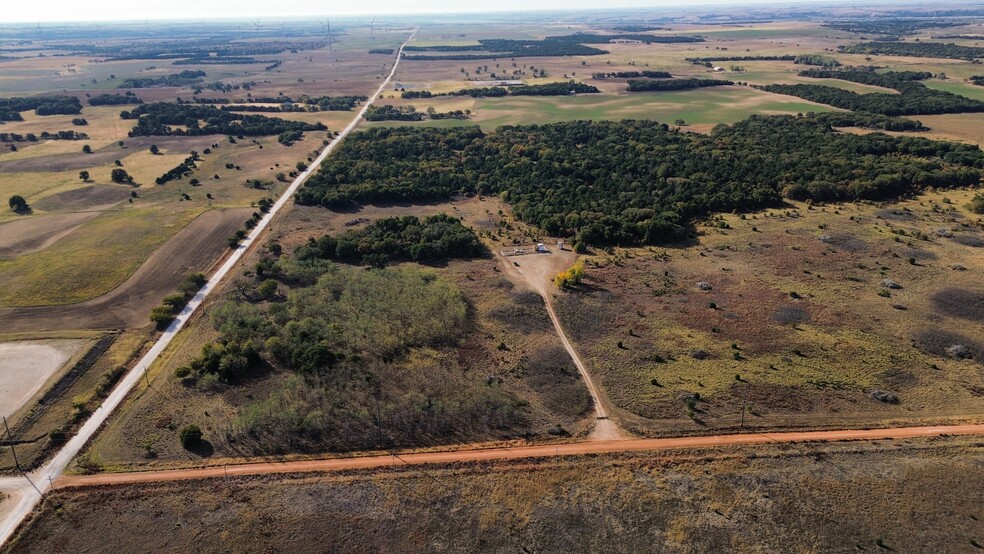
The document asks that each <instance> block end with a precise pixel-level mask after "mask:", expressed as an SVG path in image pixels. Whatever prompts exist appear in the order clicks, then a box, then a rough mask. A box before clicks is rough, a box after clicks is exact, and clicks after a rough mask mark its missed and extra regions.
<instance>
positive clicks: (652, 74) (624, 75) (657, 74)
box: [591, 70, 673, 81]
mask: <svg viewBox="0 0 984 554" xmlns="http://www.w3.org/2000/svg"><path fill="white" fill-rule="evenodd" d="M640 77H645V78H647V79H669V78H671V77H673V76H672V75H670V74H669V73H668V72H666V71H648V70H646V71H609V72H607V73H604V72H603V73H592V74H591V78H592V79H597V80H599V81H601V80H604V79H638V78H640Z"/></svg>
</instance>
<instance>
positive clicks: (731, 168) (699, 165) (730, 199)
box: [297, 113, 984, 244]
mask: <svg viewBox="0 0 984 554" xmlns="http://www.w3.org/2000/svg"><path fill="white" fill-rule="evenodd" d="M852 116H855V114H850V113H845V114H836V115H834V116H828V115H824V114H820V115H807V116H805V117H793V116H754V117H751V118H749V119H747V120H744V121H741V122H738V123H735V124H734V125H730V126H728V125H719V126H717V127H716V128H715V129H714V130H713V131H712V133H711V134H709V135H702V134H697V133H685V132H680V131H679V130H675V129H671V128H669V127H668V126H667V125H665V124H654V123H653V122H647V121H621V122H610V121H609V122H586V121H577V122H568V123H556V124H550V125H539V126H537V125H532V126H516V127H514V126H505V127H500V128H499V129H497V130H496V132H495V133H492V134H485V133H483V132H482V131H481V130H480V129H479V128H474V127H469V128H458V129H431V128H398V129H382V128H374V129H369V130H366V131H363V132H360V133H356V134H353V135H352V136H350V137H349V139H348V140H346V141H345V143H343V144H342V145H341V146H340V148H339V150H338V152H337V153H336V156H335V157H334V158H333V159H332V163H331V164H327V165H325V166H323V167H322V168H321V170H320V171H319V172H318V173H317V174H316V175H314V176H312V178H311V179H310V180H309V181H308V182H307V183H305V185H304V187H302V188H301V190H300V191H299V192H298V193H297V201H298V202H299V203H301V204H307V205H322V206H325V207H329V208H342V207H347V206H351V205H353V204H361V203H372V202H394V201H418V200H429V199H437V198H446V197H448V196H450V195H453V194H461V193H480V194H497V195H500V196H501V197H502V198H503V199H505V200H506V201H508V202H509V203H510V204H511V205H512V206H513V209H514V211H515V213H516V215H517V216H518V217H520V218H521V219H523V220H525V221H528V222H530V223H532V224H535V225H537V226H539V227H540V228H541V229H542V230H543V231H544V232H546V233H548V234H551V235H558V236H568V237H570V236H573V237H575V241H576V242H586V243H592V244H602V243H611V244H655V243H660V242H666V241H672V240H675V239H678V238H680V237H682V236H683V235H684V234H685V232H686V226H687V224H688V222H689V221H690V220H691V219H692V218H695V217H701V216H706V215H708V214H710V213H712V212H722V211H732V210H742V211H743V210H752V209H759V208H763V207H766V206H776V205H779V204H780V203H781V201H782V197H783V195H784V194H787V195H795V196H796V197H797V198H811V199H813V200H818V201H827V200H854V199H876V198H886V197H893V196H898V195H901V194H906V193H910V192H912V191H915V190H919V189H920V188H922V187H927V186H934V187H954V186H964V185H971V184H976V183H978V182H979V180H980V177H981V168H984V153H982V152H981V151H980V149H979V148H978V147H977V146H971V145H964V144H957V143H946V142H936V141H930V140H927V139H924V138H915V137H893V136H886V135H884V134H879V133H873V134H868V135H864V136H858V135H853V134H847V133H838V132H836V130H835V129H834V128H833V125H834V124H836V125H838V126H852V123H853V124H855V125H865V124H866V123H877V122H876V121H873V119H875V118H873V116H870V115H868V114H857V115H856V116H855V117H856V119H857V121H852Z"/></svg>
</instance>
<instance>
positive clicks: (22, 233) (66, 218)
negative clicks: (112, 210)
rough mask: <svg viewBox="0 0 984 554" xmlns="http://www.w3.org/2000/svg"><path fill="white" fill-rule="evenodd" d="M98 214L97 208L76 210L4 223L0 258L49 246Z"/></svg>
mask: <svg viewBox="0 0 984 554" xmlns="http://www.w3.org/2000/svg"><path fill="white" fill-rule="evenodd" d="M97 215H99V214H98V213H97V212H76V213H68V214H57V215H45V216H38V217H30V218H27V219H21V220H16V221H11V222H9V223H4V224H2V225H0V259H2V258H12V257H14V256H19V255H21V254H28V253H30V252H37V251H38V250H42V249H44V248H47V247H48V246H51V245H52V244H54V243H55V242H56V241H58V239H60V238H62V237H64V236H66V235H68V234H69V233H71V232H72V231H74V230H75V229H77V228H78V227H79V226H80V225H82V224H83V223H85V222H86V221H89V220H90V219H92V218H94V217H96V216H97Z"/></svg>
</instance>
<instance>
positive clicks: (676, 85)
mask: <svg viewBox="0 0 984 554" xmlns="http://www.w3.org/2000/svg"><path fill="white" fill-rule="evenodd" d="M733 84H735V83H734V82H733V81H726V80H723V79H700V78H696V77H693V78H689V79H629V81H628V82H627V83H626V87H625V90H628V91H629V92H643V91H664V90H689V89H695V88H703V87H720V86H723V85H733Z"/></svg>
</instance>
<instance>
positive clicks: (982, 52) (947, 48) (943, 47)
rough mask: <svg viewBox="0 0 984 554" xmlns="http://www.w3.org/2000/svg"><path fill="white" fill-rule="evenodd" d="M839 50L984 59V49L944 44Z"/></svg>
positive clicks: (897, 44) (843, 49)
mask: <svg viewBox="0 0 984 554" xmlns="http://www.w3.org/2000/svg"><path fill="white" fill-rule="evenodd" d="M838 50H839V51H841V52H843V53H845V54H869V55H870V54H882V55H886V56H914V57H917V58H946V59H952V60H967V61H974V60H975V59H977V58H980V57H984V48H981V47H978V46H961V45H959V44H953V43H949V44H945V43H942V42H862V43H861V44H854V45H850V46H841V47H839V48H838Z"/></svg>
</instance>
